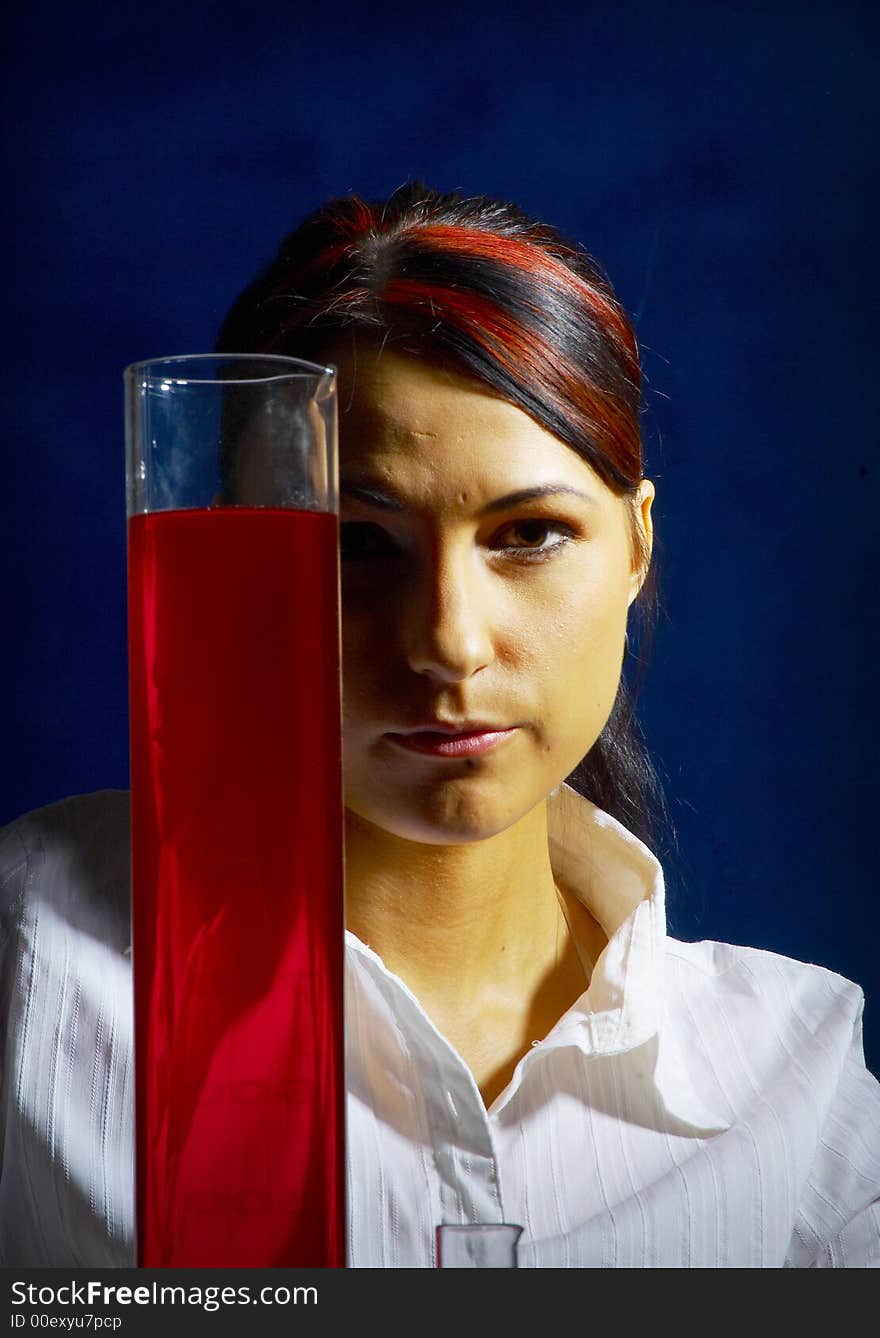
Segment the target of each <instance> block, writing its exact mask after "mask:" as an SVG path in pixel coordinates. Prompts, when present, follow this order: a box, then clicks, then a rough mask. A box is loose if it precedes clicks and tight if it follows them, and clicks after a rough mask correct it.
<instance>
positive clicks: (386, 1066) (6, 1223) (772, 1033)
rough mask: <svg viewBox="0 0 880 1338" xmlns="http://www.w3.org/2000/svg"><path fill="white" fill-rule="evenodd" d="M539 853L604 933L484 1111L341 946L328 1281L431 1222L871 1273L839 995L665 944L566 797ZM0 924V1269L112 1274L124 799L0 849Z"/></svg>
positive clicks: (872, 1161) (877, 1255) (123, 1051)
mask: <svg viewBox="0 0 880 1338" xmlns="http://www.w3.org/2000/svg"><path fill="white" fill-rule="evenodd" d="M551 858H552V863H553V868H554V873H555V874H556V876H557V880H558V881H560V882H562V883H564V884H565V885H566V886H567V887H569V888H570V889H571V890H572V891H573V892H575V893H576V894H578V895H580V896H582V897H583V899H584V900H585V901H587V902H588V903H589V905H590V909H591V910H592V912H593V913H594V915H595V916H596V918H597V919H598V920H599V921H600V923H601V924H602V926H603V928H604V930H605V932H606V934H607V935H608V937H609V943H608V947H607V948H606V950H605V952H604V953H603V954H602V957H601V958H600V960H599V962H598V963H597V964H596V967H595V969H594V971H593V974H592V978H591V980H590V985H589V989H588V990H587V991H586V993H585V994H584V995H583V996H582V997H581V998H580V999H579V1000H578V1001H577V1003H576V1004H575V1005H574V1007H573V1008H571V1009H570V1010H569V1011H568V1012H567V1013H566V1014H565V1016H564V1017H562V1018H561V1019H560V1020H559V1022H558V1023H557V1024H556V1026H555V1027H554V1028H553V1029H552V1031H551V1032H550V1034H549V1035H548V1036H546V1037H544V1038H536V1043H535V1044H534V1045H533V1047H532V1049H531V1051H530V1052H529V1053H528V1054H527V1055H526V1056H525V1058H524V1059H523V1060H522V1061H521V1063H520V1064H519V1066H518V1068H517V1070H516V1072H515V1074H514V1076H513V1079H512V1080H511V1082H510V1084H509V1085H508V1087H507V1088H506V1090H505V1091H504V1092H502V1093H501V1095H500V1096H499V1097H498V1098H497V1100H496V1101H495V1102H494V1104H493V1105H492V1107H491V1109H490V1110H489V1111H488V1112H487V1111H486V1109H485V1107H484V1105H483V1102H482V1100H481V1097H480V1094H479V1091H478V1090H477V1087H476V1085H475V1083H474V1080H473V1077H472V1075H471V1073H470V1071H469V1070H468V1068H467V1067H466V1065H465V1064H464V1062H463V1061H462V1059H461V1058H460V1057H459V1056H458V1055H457V1054H456V1052H455V1051H454V1050H453V1048H452V1047H451V1046H450V1045H449V1043H448V1042H447V1041H446V1040H445V1038H444V1037H443V1036H441V1035H440V1033H439V1032H438V1031H437V1029H436V1028H435V1027H434V1026H433V1024H432V1023H431V1021H430V1019H429V1018H428V1017H427V1015H426V1014H425V1012H424V1010H423V1009H422V1008H421V1006H420V1004H419V1003H418V1000H417V999H416V998H415V997H414V996H413V994H412V993H411V992H410V991H409V990H408V989H407V987H406V986H405V985H404V984H403V982H402V981H401V980H400V979H399V978H397V977H396V976H394V975H392V974H391V973H390V972H389V971H387V970H386V968H385V967H384V965H383V963H382V962H381V960H380V959H379V958H378V957H377V956H376V954H375V953H373V952H371V950H370V949H369V947H367V946H366V945H365V944H363V943H361V942H360V941H359V940H358V939H356V938H355V937H354V936H353V935H348V936H347V974H346V1019H347V1028H346V1032H347V1075H348V1086H349V1098H348V1113H347V1136H348V1194H349V1242H348V1245H349V1262H350V1264H351V1265H353V1266H355V1267H378V1268H432V1267H434V1266H435V1265H436V1256H435V1240H436V1228H437V1227H438V1226H439V1225H441V1224H444V1225H448V1226H456V1227H467V1226H469V1225H479V1226H487V1225H492V1224H500V1223H508V1224H511V1225H516V1226H520V1227H522V1228H523V1230H522V1233H521V1234H520V1236H519V1245H518V1249H517V1262H518V1265H519V1266H520V1267H526V1268H548V1267H551V1268H558V1267H563V1268H581V1267H597V1268H694V1267H709V1268H731V1267H734V1268H760V1267H770V1268H775V1267H854V1266H866V1265H867V1266H877V1265H878V1264H880V1206H878V1194H880V1086H878V1084H877V1082H876V1081H875V1079H874V1078H873V1077H872V1076H871V1075H870V1074H869V1073H868V1072H867V1071H866V1069H865V1066H864V1061H863V1058H862V1049H861V1036H860V1023H861V1009H862V996H861V992H860V990H859V989H858V988H857V987H856V986H855V985H853V984H851V983H850V982H849V981H846V980H844V979H842V978H841V977H840V976H837V975H834V974H833V973H832V972H829V971H826V970H823V969H822V968H820V967H815V966H807V965H804V964H802V963H799V962H794V961H791V960H789V959H788V958H784V957H779V956H776V955H774V954H771V953H767V952H762V951H759V950H754V949H744V948H734V947H730V946H728V945H726V944H719V943H695V944H687V943H680V942H677V941H675V940H672V939H670V938H668V937H667V935H666V929H665V917H664V911H663V880H662V874H661V871H660V868H659V865H658V864H657V862H656V860H655V859H654V857H653V856H652V855H651V854H650V852H649V851H648V850H646V848H645V847H644V846H643V845H642V844H641V843H640V842H638V841H637V840H636V839H635V837H633V836H632V835H631V834H630V833H628V832H627V831H626V830H625V829H624V828H623V827H621V826H620V824H619V823H617V822H615V821H614V820H613V819H612V818H610V817H609V816H608V815H607V814H604V813H602V812H601V811H600V810H598V809H596V808H595V807H594V806H593V805H591V804H588V803H587V802H586V801H585V800H582V799H580V798H579V797H577V796H575V795H574V793H573V792H572V791H570V790H568V789H567V788H566V787H562V788H561V789H560V790H559V791H558V792H557V793H556V794H555V795H554V796H553V798H552V800H551ZM0 910H2V921H0V960H2V982H3V989H2V995H0V1002H2V1013H0V1016H2V1018H3V1022H4V1026H5V1037H4V1040H3V1056H4V1058H3V1087H2V1117H3V1130H2V1143H0V1146H2V1166H0V1264H3V1265H5V1266H11V1265H54V1266H61V1265H68V1266H71V1265H73V1266H75V1265H80V1266H106V1265H124V1264H129V1263H131V1262H133V1200H132V1188H131V1185H132V1173H131V1168H132V1123H131V1095H132V1093H131V982H130V952H129V924H128V799H127V796H126V795H125V794H122V793H118V792H103V793H100V794H96V795H86V796H79V797H77V798H74V799H68V800H64V801H62V802H61V803H59V804H55V805H52V806H51V807H50V808H47V809H43V810H40V811H39V812H36V813H32V814H28V815H26V816H25V817H24V818H21V819H19V820H18V822H16V823H14V824H12V825H11V826H9V827H8V828H6V829H5V831H4V832H2V833H0ZM485 1235H486V1233H484V1237H485ZM515 1235H516V1233H515V1232H514V1233H512V1236H515ZM454 1239H455V1242H456V1249H457V1250H460V1252H461V1253H462V1255H468V1254H469V1253H471V1254H473V1255H474V1257H477V1256H478V1255H479V1253H480V1250H479V1249H478V1248H477V1246H476V1244H475V1245H474V1248H473V1249H472V1250H471V1249H469V1247H468V1242H467V1233H465V1234H464V1235H462V1234H461V1233H456V1235H455V1238H454ZM474 1239H475V1241H476V1233H475V1236H474Z"/></svg>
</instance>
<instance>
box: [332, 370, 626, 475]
mask: <svg viewBox="0 0 880 1338" xmlns="http://www.w3.org/2000/svg"><path fill="white" fill-rule="evenodd" d="M333 361H334V362H335V365H336V366H337V369H338V380H339V407H340V420H339V439H340V442H339V444H340V468H341V472H342V473H343V475H345V474H349V475H353V474H364V473H365V472H366V473H369V472H371V471H374V472H376V473H377V474H378V475H379V476H386V477H389V478H390V477H392V476H397V477H401V478H406V477H407V476H410V475H412V476H413V477H414V478H415V479H416V480H418V479H419V478H421V477H423V476H425V477H427V476H430V477H431V478H433V479H435V480H437V479H438V478H442V477H444V476H448V477H449V478H450V479H451V480H454V481H455V483H456V485H458V484H460V483H461V482H462V481H463V480H466V479H470V480H471V481H472V482H474V483H478V482H481V481H482V482H483V483H484V484H486V485H491V484H493V483H494V482H498V483H499V484H501V483H503V485H504V487H505V490H510V489H513V488H517V487H519V488H526V487H529V486H536V485H542V484H545V483H547V482H549V481H551V479H562V480H563V481H564V482H566V483H568V484H569V485H573V484H574V483H575V482H577V483H578V484H579V485H581V486H584V485H586V484H588V483H589V484H592V485H593V486H594V487H596V488H599V489H601V490H602V491H606V489H605V485H604V484H603V483H602V481H601V480H600V479H599V477H598V475H597V474H596V473H595V471H594V470H593V469H592V468H591V467H590V465H588V464H587V462H586V461H585V460H583V459H582V457H581V456H579V455H578V454H577V452H576V451H574V450H573V449H572V447H570V446H568V445H567V444H566V443H565V442H563V441H561V440H560V439H559V438H558V437H556V436H554V435H553V434H552V433H550V432H548V431H547V429H546V428H544V427H542V426H541V425H540V424H539V423H537V422H535V420H534V419H532V418H531V417H530V416H529V415H528V414H527V413H525V412H524V411H523V410H522V409H520V408H518V407H517V406H516V405H514V404H512V403H511V402H510V401H509V400H505V399H504V398H502V397H501V396H500V395H498V394H497V393H495V392H494V391H493V390H491V389H490V388H489V387H488V386H485V385H484V384H483V383H482V382H480V381H478V380H477V379H476V378H475V377H471V376H467V375H465V374H463V373H460V372H458V371H457V370H455V369H453V368H452V367H450V366H449V365H448V364H445V365H444V364H442V363H434V362H426V361H425V360H423V359H421V358H419V357H417V356H415V355H414V354H412V353H403V352H401V351H399V350H398V349H396V348H395V349H385V350H381V351H378V350H376V349H373V348H367V349H364V350H362V349H357V350H355V351H353V352H352V353H347V354H342V355H340V357H339V358H338V359H333Z"/></svg>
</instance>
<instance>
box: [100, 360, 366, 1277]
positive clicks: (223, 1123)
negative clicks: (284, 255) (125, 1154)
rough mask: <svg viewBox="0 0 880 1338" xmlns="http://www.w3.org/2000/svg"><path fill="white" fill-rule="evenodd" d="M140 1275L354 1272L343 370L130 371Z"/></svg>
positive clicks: (157, 367)
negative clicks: (338, 390) (153, 1271)
mask: <svg viewBox="0 0 880 1338" xmlns="http://www.w3.org/2000/svg"><path fill="white" fill-rule="evenodd" d="M125 386H126V417H127V423H126V440H127V503H128V518H129V519H128V563H129V664H130V702H131V803H132V919H133V959H134V981H135V1073H136V1141H137V1157H136V1164H137V1171H136V1173H137V1229H138V1262H139V1264H140V1265H141V1266H143V1267H181V1266H185V1267H192V1266H217V1267H224V1266H250V1267H269V1266H287V1267H321V1266H328V1267H337V1266H341V1265H343V1264H344V1262H345V1260H344V1241H345V1205H344V1126H343V1120H344V1085H343V1047H342V1017H343V1004H342V952H343V865H342V795H341V724H340V685H339V604H338V589H339V582H338V519H337V516H338V496H337V439H336V398H335V377H334V372H333V370H332V369H329V368H325V367H317V366H314V365H312V364H310V363H303V362H300V361H298V360H296V359H292V358H275V357H257V356H254V355H251V354H247V355H243V354H242V355H239V354H236V355H229V356H214V355H207V354H206V355H200V356H194V357H180V358H162V359H157V360H154V361H151V362H142V363H136V364H134V365H133V366H131V367H129V368H127V369H126V373H125Z"/></svg>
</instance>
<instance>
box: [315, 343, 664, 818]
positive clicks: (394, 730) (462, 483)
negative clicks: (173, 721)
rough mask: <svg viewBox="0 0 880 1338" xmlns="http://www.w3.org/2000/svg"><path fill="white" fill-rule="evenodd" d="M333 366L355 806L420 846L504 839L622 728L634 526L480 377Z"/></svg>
mask: <svg viewBox="0 0 880 1338" xmlns="http://www.w3.org/2000/svg"><path fill="white" fill-rule="evenodd" d="M334 361H335V362H336V364H337V366H338V369H339V398H340V408H341V420H340V476H341V516H340V519H341V559H342V623H343V643H342V645H343V684H344V692H343V700H344V725H343V739H344V781H345V803H346V807H347V808H348V809H350V810H351V811H352V812H354V813H355V814H357V815H358V816H359V817H360V818H361V819H365V820H366V821H368V822H370V823H372V824H374V825H376V826H377V827H379V828H382V829H384V830H385V831H387V832H390V833H393V834H395V835H397V836H400V837H405V838H407V839H409V840H413V841H419V842H424V843H430V844H449V843H462V842H467V841H475V840H480V839H484V838H487V837H490V836H494V835H495V834H496V833H498V832H500V831H502V830H504V829H505V828H507V827H509V826H511V825H512V824H513V823H515V822H516V821H517V820H518V819H519V818H521V817H523V816H524V815H525V814H526V813H527V812H529V811H530V810H531V809H532V808H534V806H535V805H536V804H538V803H540V802H541V801H542V800H543V799H545V798H546V797H547V795H548V794H549V793H550V791H551V790H552V789H553V788H554V787H555V786H557V785H558V784H559V783H560V782H561V781H562V780H564V778H565V777H566V776H567V775H568V774H569V772H570V771H571V770H572V769H573V768H574V767H575V766H576V765H577V763H578V762H579V761H580V759H581V758H582V757H583V755H584V754H585V753H586V752H587V751H588V750H589V748H590V747H591V746H592V745H593V743H594V742H595V741H596V739H597V738H598V736H599V733H600V731H601V730H602V727H603V726H604V724H605V721H606V720H607V718H608V716H609V714H610V711H611V707H612V705H613V702H614V698H615V694H616V692H617V686H618V681H619V678H620V670H621V658H622V655H623V645H624V634H625V631H626V616H627V609H628V606H629V604H630V603H631V602H632V600H633V599H634V598H635V595H636V594H637V593H638V589H639V585H640V581H641V576H642V573H641V572H640V571H639V570H638V569H634V562H635V559H634V557H633V544H632V538H631V533H632V531H631V522H630V514H631V513H630V511H629V508H628V505H627V503H626V501H625V500H624V499H621V498H618V497H616V496H615V495H614V494H613V493H612V492H611V491H610V490H609V489H608V488H607V487H606V486H605V484H604V483H603V482H602V481H601V479H600V478H599V477H598V475H597V474H595V473H594V471H593V470H592V469H591V468H590V466H589V465H587V464H586V463H585V462H584V461H583V460H582V459H581V458H580V457H579V456H578V455H577V454H576V453H575V452H574V451H573V450H572V449H571V448H570V447H568V446H566V445H565V444H564V443H563V442H561V441H560V440H559V439H558V438H556V437H555V436H553V435H552V434H551V433H549V432H547V431H546V430H545V429H544V428H541V427H539V426H538V425H537V424H536V423H535V422H534V421H533V420H532V419H531V418H529V417H528V416H527V415H526V414H525V413H523V412H522V411H521V410H519V409H517V408H515V407H514V406H513V405H512V404H510V403H509V402H507V401H505V400H503V399H500V398H497V397H496V396H494V395H493V394H492V393H491V392H490V391H489V390H487V389H486V388H485V387H483V386H482V385H481V384H480V383H479V382H477V381H474V380H471V379H469V378H466V377H463V376H460V375H458V374H457V373H455V372H451V371H449V370H447V369H444V368H442V367H440V366H431V365H427V364H425V363H424V362H421V361H420V360H418V359H416V358H415V357H413V356H411V355H408V354H401V353H398V352H396V351H389V350H387V349H386V350H385V351H384V352H382V353H381V354H378V353H376V352H375V351H373V350H372V349H368V350H364V349H359V350H357V352H356V353H347V354H345V355H343V356H340V357H337V358H335V359H334ZM653 491H654V490H653V487H652V485H651V484H650V483H648V482H647V481H645V482H644V483H643V484H642V490H641V492H640V494H639V497H638V498H637V503H638V508H637V512H636V518H637V521H638V523H639V524H640V525H641V526H642V527H643V528H644V531H645V535H646V537H647V539H648V543H649V544H650V508H651V499H652V497H653ZM475 732H476V734H477V737H476V738H474V737H473V735H474V733H475ZM463 735H467V736H470V737H462V736H463Z"/></svg>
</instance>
